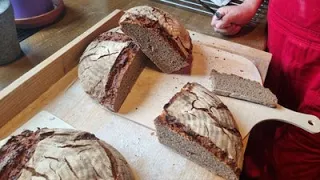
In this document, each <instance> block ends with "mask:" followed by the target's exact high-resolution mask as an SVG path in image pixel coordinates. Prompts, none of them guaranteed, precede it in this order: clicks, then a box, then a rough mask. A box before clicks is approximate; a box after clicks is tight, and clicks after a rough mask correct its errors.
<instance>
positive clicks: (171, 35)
mask: <svg viewBox="0 0 320 180" xmlns="http://www.w3.org/2000/svg"><path fill="white" fill-rule="evenodd" d="M119 24H120V27H121V29H122V31H124V32H125V33H126V34H128V35H129V36H131V38H133V39H135V41H136V42H138V43H139V41H138V40H137V38H136V37H134V36H132V35H131V33H129V32H128V31H126V30H125V28H124V26H125V25H126V24H135V25H139V26H141V27H145V28H147V29H151V30H152V31H153V32H154V33H156V34H157V33H158V34H160V35H161V36H162V37H163V40H165V41H167V42H168V44H170V46H171V47H173V48H174V49H175V50H176V51H177V52H178V53H179V54H180V55H181V56H182V57H183V63H182V64H181V65H180V67H179V68H175V69H170V67H169V69H168V67H163V66H161V64H159V62H157V61H155V60H154V58H152V57H151V56H150V55H149V53H148V52H147V50H145V49H142V50H143V51H144V53H145V54H146V55H147V56H148V57H149V58H150V60H151V61H153V62H154V63H155V64H156V65H157V66H158V67H159V68H160V69H161V70H162V71H164V72H167V73H171V72H175V71H178V70H180V69H182V68H184V67H187V66H188V65H190V64H191V62H192V48H193V45H192V42H191V38H190V35H189V32H188V31H187V30H186V29H185V27H184V26H183V25H182V24H181V23H180V22H179V21H178V20H177V19H175V18H174V17H173V16H172V15H170V14H169V13H167V12H165V11H163V10H160V9H158V8H155V7H150V6H137V7H134V8H131V9H129V10H127V11H126V13H125V14H124V15H123V16H122V17H121V19H120V21H119ZM152 40H153V41H157V40H156V39H152ZM143 45H145V44H143V43H140V46H141V47H144V46H143Z"/></svg>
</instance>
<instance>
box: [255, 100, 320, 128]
mask: <svg viewBox="0 0 320 180" xmlns="http://www.w3.org/2000/svg"><path fill="white" fill-rule="evenodd" d="M267 120H278V121H282V122H285V123H288V124H292V125H294V126H297V127H299V128H301V129H303V130H305V131H308V132H310V133H319V132H320V120H319V118H317V117H316V116H313V115H310V114H304V113H298V112H295V111H292V110H290V109H287V108H285V107H282V106H280V105H278V107H277V111H275V112H274V113H272V114H269V115H268V118H267V119H263V120H261V121H259V122H262V121H267ZM252 128H253V127H251V129H252Z"/></svg>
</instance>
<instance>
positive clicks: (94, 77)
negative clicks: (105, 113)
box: [78, 30, 145, 112]
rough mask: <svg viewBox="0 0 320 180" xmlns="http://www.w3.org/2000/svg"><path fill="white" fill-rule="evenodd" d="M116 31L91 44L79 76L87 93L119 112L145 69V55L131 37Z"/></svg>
mask: <svg viewBox="0 0 320 180" xmlns="http://www.w3.org/2000/svg"><path fill="white" fill-rule="evenodd" d="M114 31H115V30H111V31H108V32H105V33H103V34H101V35H100V36H99V37H98V38H96V39H95V40H94V41H93V42H91V43H90V44H89V45H88V47H87V48H86V50H85V51H84V52H83V54H82V56H81V58H80V62H79V69H78V76H79V79H80V83H81V85H82V87H83V89H84V90H85V92H86V93H87V94H89V95H90V96H91V97H92V98H93V99H95V100H97V101H98V102H99V103H100V104H102V105H104V106H105V107H106V108H108V109H109V110H111V111H115V112H116V111H118V110H119V109H120V107H121V105H122V102H123V101H124V99H125V97H126V96H127V94H128V93H129V91H130V89H131V88H132V86H133V84H134V82H135V81H136V79H137V78H138V76H139V74H140V73H141V71H142V70H143V67H144V59H145V57H144V55H143V53H142V52H141V51H140V47H139V46H138V45H137V44H136V43H134V42H133V41H132V40H131V38H130V37H129V36H127V35H125V34H123V33H120V32H114ZM132 68H135V69H134V70H133V69H132ZM127 73H131V74H129V75H128V74H127ZM124 79H126V81H127V82H124ZM124 83H127V84H124Z"/></svg>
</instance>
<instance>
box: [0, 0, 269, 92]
mask: <svg viewBox="0 0 320 180" xmlns="http://www.w3.org/2000/svg"><path fill="white" fill-rule="evenodd" d="M64 2H65V5H66V12H65V15H64V16H63V18H62V19H61V20H60V21H58V22H57V23H55V24H53V25H51V26H48V27H46V28H44V29H42V30H41V31H39V32H38V33H36V34H34V35H33V36H31V37H29V38H27V39H26V40H24V41H22V42H21V43H20V45H21V48H22V51H23V52H24V54H25V55H24V56H23V57H22V58H20V59H18V60H17V61H16V62H14V63H12V64H9V65H6V66H0V90H1V89H3V88H5V87H6V86H7V85H8V84H10V83H11V82H12V81H14V80H16V79H17V78H18V77H20V76H21V75H22V74H24V73H25V72H27V71H29V70H30V69H31V68H33V67H34V66H36V65H37V64H38V63H40V62H41V61H43V60H44V59H46V58H47V57H49V56H50V55H52V54H53V53H54V52H56V51H57V50H59V49H60V48H62V47H63V46H64V45H66V44H67V43H68V42H70V41H71V40H73V39H74V38H75V37H77V36H79V35H80V34H81V33H83V32H84V31H85V30H87V29H88V28H90V27H91V26H92V25H94V24H95V23H97V22H98V21H99V20H101V19H102V18H104V17H105V16H106V15H108V14H109V13H111V12H112V11H113V10H114V9H128V8H130V7H133V6H137V5H145V4H147V5H153V6H156V7H159V8H161V9H164V10H166V11H168V12H170V13H172V14H173V15H174V16H176V17H177V18H178V19H179V20H180V21H181V22H182V23H183V24H185V26H186V28H188V29H190V30H193V31H197V32H200V33H203V34H207V35H212V36H215V37H220V38H223V39H228V40H230V41H233V42H238V43H240V44H244V45H248V46H251V47H254V48H257V49H264V48H265V23H262V24H260V25H259V26H258V27H256V28H255V29H253V30H252V31H250V32H245V33H243V34H241V35H240V36H238V37H232V38H230V37H223V36H221V35H219V34H217V33H214V32H213V30H212V28H211V26H210V22H211V17H209V16H205V15H200V14H197V13H194V12H190V11H186V10H184V9H180V8H176V7H172V6H168V5H165V4H162V3H158V2H155V1H151V0H135V1H131V2H130V1H127V0H94V1H90V0H77V1H74V0H64Z"/></svg>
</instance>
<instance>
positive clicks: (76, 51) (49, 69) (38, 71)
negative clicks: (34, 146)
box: [0, 9, 271, 128]
mask: <svg viewBox="0 0 320 180" xmlns="http://www.w3.org/2000/svg"><path fill="white" fill-rule="evenodd" d="M123 13H124V12H123V11H121V10H119V9H116V10H114V11H113V12H112V13H111V14H109V15H108V16H106V17H105V18H103V19H102V20H101V21H99V22H98V23H97V24H95V25H94V26H92V27H91V28H89V29H88V30H87V31H85V32H84V33H83V34H81V35H80V36H78V37H77V38H75V39H74V40H73V41H71V42H70V43H68V44H67V45H66V46H64V47H63V48H61V49H60V50H58V51H57V52H56V53H54V54H53V55H51V56H50V57H48V58H47V59H46V60H44V61H43V62H41V63H40V64H38V65H37V66H36V67H34V68H33V69H31V70H30V71H28V72H27V73H25V74H24V75H22V76H21V77H20V78H18V79H17V80H15V81H14V82H13V83H12V84H10V85H9V86H7V87H6V88H5V89H3V90H2V91H0V115H1V116H0V128H1V127H3V126H4V125H5V124H6V123H8V122H9V121H10V120H11V119H13V118H14V117H15V116H17V115H18V114H19V113H20V112H21V111H23V110H24V109H25V108H26V107H28V106H29V105H30V104H31V103H32V102H34V101H35V100H36V99H38V98H39V97H40V96H41V95H42V94H43V93H44V92H46V91H47V90H48V89H49V88H50V87H51V86H52V85H53V84H55V83H56V82H57V81H58V80H60V79H61V78H62V77H64V76H65V75H66V74H67V73H68V72H69V71H70V70H72V69H73V68H74V67H76V66H77V64H78V60H79V57H80V56H81V54H82V52H83V51H84V49H85V48H86V46H87V45H88V44H89V43H90V42H91V41H92V40H93V39H95V38H96V37H97V36H98V35H99V34H101V33H102V32H105V31H107V30H109V29H112V28H114V27H117V26H118V20H119V19H120V17H121V16H122V15H123ZM204 36H205V35H204ZM207 37H208V38H209V39H211V41H214V42H215V43H214V44H212V45H211V46H213V47H215V48H219V49H221V50H225V51H228V52H232V53H235V54H238V55H241V56H244V57H247V58H250V60H253V61H254V59H260V60H261V61H270V59H271V55H270V54H269V53H266V52H263V51H261V50H258V49H254V48H251V47H247V46H244V45H241V44H237V43H233V42H228V41H225V40H222V39H219V38H215V37H211V36H207ZM236 49H239V50H241V51H237V50H236ZM253 54H254V55H258V56H256V57H252V55H253ZM258 68H259V67H258Z"/></svg>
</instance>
